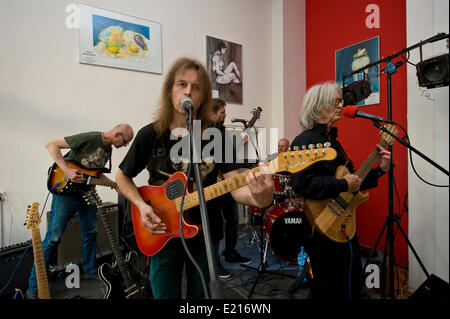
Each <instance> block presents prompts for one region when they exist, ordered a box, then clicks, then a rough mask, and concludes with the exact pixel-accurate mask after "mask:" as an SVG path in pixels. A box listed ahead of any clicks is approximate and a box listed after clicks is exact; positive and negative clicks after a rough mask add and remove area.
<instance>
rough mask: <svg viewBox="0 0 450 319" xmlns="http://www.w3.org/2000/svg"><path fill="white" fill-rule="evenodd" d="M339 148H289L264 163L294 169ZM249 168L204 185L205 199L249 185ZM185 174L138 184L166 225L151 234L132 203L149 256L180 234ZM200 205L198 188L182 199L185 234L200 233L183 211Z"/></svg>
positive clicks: (329, 155) (139, 241)
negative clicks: (159, 182) (160, 182)
mask: <svg viewBox="0 0 450 319" xmlns="http://www.w3.org/2000/svg"><path fill="white" fill-rule="evenodd" d="M336 155H337V154H336V151H335V150H334V149H332V148H329V147H326V148H318V149H310V150H301V151H289V152H284V153H280V154H278V157H277V158H276V159H275V160H273V161H271V162H269V163H266V164H265V165H266V166H267V167H268V168H269V170H270V172H271V173H272V174H273V173H276V172H282V171H287V172H291V173H295V172H298V171H301V170H302V169H304V168H306V167H308V166H310V165H312V164H314V163H316V162H319V161H326V160H333V159H334V158H335V157H336ZM250 171H252V172H254V173H255V174H261V172H260V167H259V166H258V167H255V168H253V169H251V170H250ZM248 173H249V171H245V172H242V173H240V174H238V175H236V176H233V177H231V178H228V179H225V180H223V181H220V182H218V183H216V184H213V185H210V186H208V187H206V188H205V189H204V193H205V200H206V201H209V200H211V199H214V198H216V197H219V196H221V195H224V194H226V193H229V192H232V191H233V190H235V189H238V188H241V187H244V186H246V185H247V181H246V177H247V174H248ZM185 183H186V175H185V174H184V173H182V172H176V173H174V174H173V175H171V176H170V178H169V179H168V180H167V181H166V183H165V184H164V185H162V186H152V185H149V186H141V187H139V188H138V191H139V194H140V195H141V197H142V199H143V200H144V201H145V202H147V203H148V204H149V205H151V206H152V208H153V212H154V213H155V214H157V215H158V216H159V217H160V218H161V220H162V222H164V224H165V225H166V226H167V232H166V233H165V234H162V235H160V234H152V233H151V232H150V230H148V229H147V228H146V227H145V226H144V225H143V224H142V219H141V214H140V212H139V209H138V208H137V207H136V206H135V205H133V204H132V205H131V212H132V219H133V228H134V233H135V236H136V242H137V244H138V247H139V249H140V251H141V252H142V253H143V254H144V255H147V256H152V255H154V254H156V253H157V252H159V251H160V250H161V249H162V248H163V247H164V246H165V245H166V243H167V242H168V241H169V240H170V239H171V238H173V237H180V227H179V218H180V207H181V199H182V196H183V191H184V185H185ZM198 205H199V198H198V192H194V193H186V196H185V198H184V203H183V216H182V229H183V237H184V238H192V237H194V236H195V235H197V233H198V231H199V227H200V226H199V225H195V224H189V223H187V222H186V220H185V218H184V212H185V211H186V210H188V209H190V208H193V207H196V206H198Z"/></svg>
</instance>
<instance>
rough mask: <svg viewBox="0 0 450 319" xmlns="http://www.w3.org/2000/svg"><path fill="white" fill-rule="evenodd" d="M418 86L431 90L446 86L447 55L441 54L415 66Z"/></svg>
mask: <svg viewBox="0 0 450 319" xmlns="http://www.w3.org/2000/svg"><path fill="white" fill-rule="evenodd" d="M416 69H417V78H418V80H419V86H421V87H426V88H427V89H433V88H437V87H442V86H448V83H449V63H448V53H446V54H441V55H438V56H435V57H432V58H430V59H427V60H425V61H421V62H419V63H417V64H416Z"/></svg>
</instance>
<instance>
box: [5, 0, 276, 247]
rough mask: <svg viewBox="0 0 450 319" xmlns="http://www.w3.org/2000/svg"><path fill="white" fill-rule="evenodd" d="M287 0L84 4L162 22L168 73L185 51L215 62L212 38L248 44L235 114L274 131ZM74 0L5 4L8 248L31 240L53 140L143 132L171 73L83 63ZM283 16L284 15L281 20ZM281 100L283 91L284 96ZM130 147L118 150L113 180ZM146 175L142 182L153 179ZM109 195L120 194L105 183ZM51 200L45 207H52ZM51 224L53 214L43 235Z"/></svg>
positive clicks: (8, 0) (90, 0) (231, 111)
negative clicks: (120, 129) (275, 52)
mask: <svg viewBox="0 0 450 319" xmlns="http://www.w3.org/2000/svg"><path fill="white" fill-rule="evenodd" d="M277 2H278V3H281V0H273V1H272V0H245V1H242V0H227V1H219V0H188V1H185V0H170V1H161V0H134V1H126V2H124V1H118V0H85V1H83V3H84V4H87V5H92V6H96V7H99V8H103V9H108V10H111V11H117V12H120V13H123V14H127V15H131V16H136V17H139V18H143V19H148V20H153V21H157V22H160V23H161V24H162V53H163V72H165V71H166V70H167V68H168V67H169V66H170V65H171V63H172V62H173V61H174V60H175V59H177V58H178V57H180V56H182V55H188V56H192V57H195V58H197V59H199V60H201V61H204V62H205V63H206V54H205V51H206V47H205V43H206V35H210V36H214V37H218V38H221V39H225V40H228V41H231V42H235V43H239V44H242V46H243V105H233V104H230V105H229V107H228V116H229V118H231V117H239V118H250V117H251V114H250V113H249V112H250V110H251V109H253V108H254V107H255V106H261V107H262V108H263V110H264V112H263V113H262V114H261V120H260V121H259V122H257V126H260V127H261V126H264V127H271V126H272V123H271V112H270V110H271V109H272V102H273V101H276V100H277V97H276V96H275V97H274V96H273V95H274V94H275V95H277V94H278V95H280V94H282V93H279V92H275V93H272V68H271V67H270V66H271V64H272V60H273V59H272V47H273V45H272V19H273V17H272V4H273V3H275V4H276V3H277ZM70 3H77V2H75V1H73V2H72V1H61V0H59V1H54V0H35V1H25V0H1V1H0V39H2V44H1V50H0V110H1V113H0V136H1V139H0V152H1V155H0V190H1V191H5V192H6V195H7V196H6V197H7V202H2V203H0V205H1V206H0V207H1V216H0V222H1V223H0V227H1V228H0V246H6V245H10V244H14V243H17V242H21V241H25V240H28V239H29V238H30V234H29V231H28V230H27V229H25V227H24V226H23V222H24V219H25V213H26V207H27V205H29V204H31V203H32V202H38V203H39V204H40V208H41V209H42V208H43V206H44V201H45V198H46V195H47V188H46V177H47V175H46V173H47V168H48V167H49V166H50V165H51V163H52V160H51V158H50V156H49V155H48V153H47V151H46V149H45V148H44V144H45V142H47V141H49V140H51V139H54V138H59V137H63V136H66V135H70V134H74V133H78V132H83V131H88V130H101V131H105V130H108V129H110V128H112V127H113V126H114V125H115V124H117V123H121V122H128V123H129V124H131V125H132V127H133V128H134V129H135V131H137V130H138V129H139V128H141V127H142V126H144V125H145V124H147V123H149V122H150V121H151V119H152V114H153V110H154V107H155V105H156V104H157V102H158V98H159V94H160V89H161V85H162V81H163V79H164V73H163V75H157V74H150V73H144V72H135V71H127V70H121V69H114V68H107V67H100V66H91V65H84V64H79V63H78V32H77V30H76V29H68V28H66V26H65V19H66V16H67V13H66V12H65V7H66V6H67V5H68V4H70ZM277 19H279V18H277ZM280 98H282V96H280ZM125 153H126V149H119V150H114V152H113V169H112V174H110V176H111V177H113V178H114V176H115V174H116V172H117V166H118V164H119V163H120V161H121V159H122V158H123V157H124V155H125ZM146 178H147V174H145V173H143V174H141V175H140V176H139V177H138V178H137V180H136V183H137V184H138V185H144V184H146ZM98 190H99V194H100V196H101V197H102V199H103V201H113V202H116V201H117V196H116V194H115V192H113V191H111V190H109V189H106V188H100V187H99V188H98ZM50 205H51V196H50V197H49V201H48V202H47V204H46V206H45V211H48V210H49V209H50ZM45 230H46V220H45V218H44V221H43V223H42V224H41V233H42V234H44V233H45Z"/></svg>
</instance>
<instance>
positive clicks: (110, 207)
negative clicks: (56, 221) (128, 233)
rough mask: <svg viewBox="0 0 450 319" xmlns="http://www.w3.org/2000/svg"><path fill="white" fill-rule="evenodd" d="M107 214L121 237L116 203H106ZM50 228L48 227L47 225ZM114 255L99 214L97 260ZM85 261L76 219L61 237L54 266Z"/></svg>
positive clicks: (116, 233) (104, 205) (70, 222)
mask: <svg viewBox="0 0 450 319" xmlns="http://www.w3.org/2000/svg"><path fill="white" fill-rule="evenodd" d="M103 207H104V208H105V213H106V215H107V217H108V221H109V223H110V225H111V228H112V230H113V233H114V235H115V236H116V237H117V238H118V236H119V223H118V219H119V218H118V206H117V204H114V203H108V202H107V203H104V204H103ZM50 215H51V211H49V212H47V222H49V221H50ZM47 226H48V225H47ZM110 253H112V251H111V245H110V243H109V240H108V236H107V235H106V231H105V227H104V226H103V222H102V218H101V216H100V215H99V214H97V258H98V257H102V256H104V255H107V254H110ZM82 259H83V257H82V254H81V229H80V223H79V222H78V219H77V218H76V217H73V218H72V219H71V220H70V221H69V223H68V224H67V227H66V230H65V231H64V234H63V236H62V237H61V242H60V244H59V246H58V249H57V252H56V258H55V259H53V260H54V261H53V263H56V264H55V265H54V266H62V265H65V264H67V263H70V262H72V263H78V262H79V261H81V260H82Z"/></svg>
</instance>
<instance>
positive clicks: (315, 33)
mask: <svg viewBox="0 0 450 319" xmlns="http://www.w3.org/2000/svg"><path fill="white" fill-rule="evenodd" d="M369 4H376V5H378V7H379V9H380V10H379V13H380V25H379V26H380V28H372V29H369V28H367V27H366V17H367V16H368V15H370V14H371V12H366V7H367V6H368V5H369ZM375 36H379V38H380V59H381V58H382V57H387V56H390V55H392V54H394V53H395V52H399V51H400V50H402V49H404V48H405V47H406V46H407V45H406V1H405V0H395V1H392V0H377V1H375V0H371V1H362V0H340V1H336V0H319V1H317V0H306V86H307V89H308V88H309V87H311V86H312V85H314V84H316V83H319V82H323V81H328V80H335V58H334V55H335V51H336V50H338V49H342V48H344V47H347V46H349V45H353V44H355V43H358V42H361V41H364V40H367V39H370V38H373V37H375ZM397 60H398V58H397V59H394V61H397ZM371 62H375V61H371ZM385 66H386V65H385V63H382V64H381V65H380V69H383V68H384V67H385ZM380 95H381V97H380V101H381V103H380V104H377V105H369V106H364V107H361V110H362V111H363V112H366V113H371V114H375V115H378V116H382V117H385V118H387V117H388V105H387V76H386V74H383V75H381V76H380ZM406 104H407V95H406V66H405V65H404V66H402V67H400V68H399V69H398V71H397V73H395V74H393V75H392V119H393V120H394V121H395V122H397V123H400V124H401V125H402V126H403V127H404V128H405V129H407V128H406V114H407V113H406V110H407V105H406ZM337 126H338V129H339V137H338V139H339V141H340V142H341V143H342V144H343V146H344V148H345V149H346V151H347V153H348V154H349V156H350V158H351V159H352V160H353V162H354V164H355V168H358V167H359V166H360V165H361V164H362V163H363V162H364V161H365V159H366V158H367V157H368V156H369V154H370V152H371V151H372V150H373V149H374V148H375V146H376V144H377V143H379V142H380V135H379V134H378V133H379V130H378V129H377V128H376V127H375V126H373V124H372V121H370V120H366V119H362V118H355V119H349V118H345V117H343V119H342V120H341V121H339V122H338V124H337ZM398 134H399V135H400V136H403V133H402V132H401V130H400V128H399V133H398ZM407 155H408V154H407V150H406V148H405V147H404V146H402V145H401V144H399V143H398V142H395V143H394V145H393V159H394V163H395V165H396V167H395V169H394V172H395V175H394V178H395V185H396V188H397V192H398V196H397V192H395V191H394V213H395V214H400V213H401V212H402V208H403V203H404V202H405V201H404V198H405V196H407V190H408V178H407V177H408V175H407V158H408V157H407ZM369 194H370V198H369V200H368V201H367V202H365V203H363V204H362V205H360V206H359V207H358V209H357V217H356V218H357V233H358V235H359V236H360V242H361V244H362V245H365V246H369V247H373V246H374V244H375V242H376V239H377V236H378V234H379V233H380V231H381V229H382V226H383V223H384V221H385V218H386V216H388V214H389V206H388V175H387V174H386V175H384V176H383V177H381V178H380V179H379V186H378V187H377V188H376V189H371V190H369ZM406 203H407V201H406ZM424 213H425V212H424ZM407 219H408V216H407V212H405V213H404V214H403V216H402V219H401V225H402V228H403V229H404V230H405V232H406V234H407V233H408V222H407ZM385 235H386V232H385V233H384V235H383V238H382V240H381V241H380V243H379V245H378V246H377V248H378V250H380V251H383V249H384V243H385ZM394 252H395V262H396V263H397V264H400V265H402V266H407V263H408V253H407V244H406V241H405V240H404V239H403V237H402V235H401V233H400V231H398V232H397V234H396V237H395V250H394Z"/></svg>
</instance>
